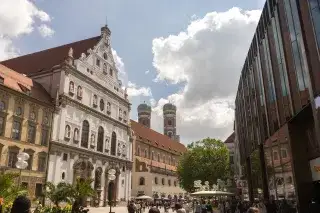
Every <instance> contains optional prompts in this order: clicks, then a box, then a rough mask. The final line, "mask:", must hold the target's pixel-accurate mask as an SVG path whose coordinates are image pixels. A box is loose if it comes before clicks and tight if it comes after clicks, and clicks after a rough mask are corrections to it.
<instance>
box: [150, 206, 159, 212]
mask: <svg viewBox="0 0 320 213" xmlns="http://www.w3.org/2000/svg"><path fill="white" fill-rule="evenodd" d="M149 213H160V210H159V209H158V208H157V207H151V208H150V209H149Z"/></svg>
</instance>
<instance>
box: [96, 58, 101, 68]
mask: <svg viewBox="0 0 320 213" xmlns="http://www.w3.org/2000/svg"><path fill="white" fill-rule="evenodd" d="M96 65H97V66H98V67H100V59H97V60H96Z"/></svg>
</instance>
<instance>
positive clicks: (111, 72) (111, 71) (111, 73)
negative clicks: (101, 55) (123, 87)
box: [109, 68, 113, 76]
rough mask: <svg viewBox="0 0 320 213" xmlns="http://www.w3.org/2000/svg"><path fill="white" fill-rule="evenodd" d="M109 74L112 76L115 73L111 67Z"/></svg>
mask: <svg viewBox="0 0 320 213" xmlns="http://www.w3.org/2000/svg"><path fill="white" fill-rule="evenodd" d="M109 74H110V75H111V76H112V75H113V70H112V69H111V68H110V69H109Z"/></svg>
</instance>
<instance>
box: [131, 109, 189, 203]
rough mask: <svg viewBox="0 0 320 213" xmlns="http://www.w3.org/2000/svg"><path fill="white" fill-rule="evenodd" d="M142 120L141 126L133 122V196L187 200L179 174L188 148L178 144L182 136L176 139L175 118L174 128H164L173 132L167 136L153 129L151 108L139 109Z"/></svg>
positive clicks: (173, 120)
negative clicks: (180, 161)
mask: <svg viewBox="0 0 320 213" xmlns="http://www.w3.org/2000/svg"><path fill="white" fill-rule="evenodd" d="M170 105H171V104H170ZM166 107H168V106H166ZM174 109H175V107H174ZM174 114H175V111H174ZM138 116H139V123H137V122H136V121H133V120H131V129H132V141H133V150H134V153H133V154H134V155H133V156H134V159H133V171H132V193H131V194H132V196H133V197H136V196H139V195H148V196H150V197H154V198H161V197H163V198H169V199H170V198H179V197H184V196H185V191H184V190H183V189H182V188H181V187H180V185H179V181H178V177H177V173H176V170H177V164H178V160H179V157H180V156H181V154H182V153H183V152H185V151H186V147H185V146H184V145H183V144H181V143H179V142H178V141H177V140H178V139H179V136H176V135H175V133H176V127H175V117H172V118H171V120H170V122H169V125H170V126H166V125H167V123H165V124H164V132H166V133H167V132H169V133H168V135H164V134H161V133H159V132H156V131H154V130H152V129H151V128H150V123H151V122H150V119H151V108H150V106H148V105H146V104H141V105H139V107H138ZM165 120H169V119H168V118H166V119H165ZM168 129H169V131H167V130H168ZM169 134H170V135H169Z"/></svg>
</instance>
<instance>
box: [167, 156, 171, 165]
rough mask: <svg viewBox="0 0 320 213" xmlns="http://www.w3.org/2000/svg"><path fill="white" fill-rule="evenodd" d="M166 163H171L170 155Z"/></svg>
mask: <svg viewBox="0 0 320 213" xmlns="http://www.w3.org/2000/svg"><path fill="white" fill-rule="evenodd" d="M168 164H169V165H171V157H170V156H169V158H168Z"/></svg>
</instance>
